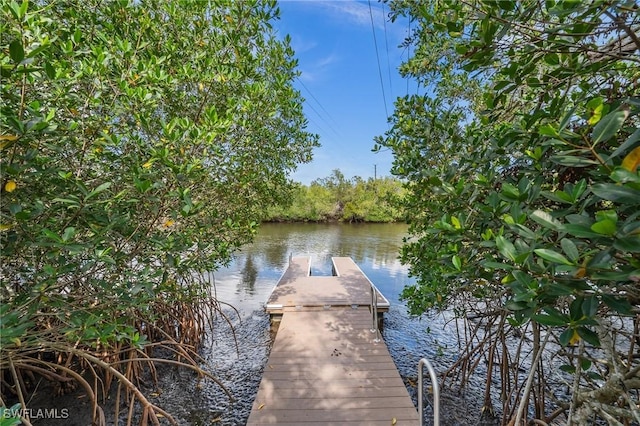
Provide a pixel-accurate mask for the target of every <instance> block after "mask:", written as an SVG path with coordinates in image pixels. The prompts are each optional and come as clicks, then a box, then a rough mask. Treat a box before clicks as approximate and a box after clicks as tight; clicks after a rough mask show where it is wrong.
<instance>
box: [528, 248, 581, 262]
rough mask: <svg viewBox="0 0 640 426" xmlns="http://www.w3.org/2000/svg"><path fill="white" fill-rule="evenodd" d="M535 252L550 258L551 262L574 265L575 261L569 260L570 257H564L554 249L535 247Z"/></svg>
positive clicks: (546, 258)
mask: <svg viewBox="0 0 640 426" xmlns="http://www.w3.org/2000/svg"><path fill="white" fill-rule="evenodd" d="M533 252H534V253H535V254H537V255H538V256H540V257H541V258H543V259H545V260H548V261H549V262H553V263H560V264H565V265H573V263H572V262H571V261H569V259H567V258H566V257H564V256H563V255H561V254H560V253H558V252H557V251H554V250H550V249H535V250H534V251H533Z"/></svg>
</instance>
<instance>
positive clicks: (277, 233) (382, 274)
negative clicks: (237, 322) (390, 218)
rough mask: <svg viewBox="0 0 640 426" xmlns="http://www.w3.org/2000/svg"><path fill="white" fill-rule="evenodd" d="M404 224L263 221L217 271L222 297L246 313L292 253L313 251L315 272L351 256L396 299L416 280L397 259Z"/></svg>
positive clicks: (266, 294)
mask: <svg viewBox="0 0 640 426" xmlns="http://www.w3.org/2000/svg"><path fill="white" fill-rule="evenodd" d="M406 231H407V226H406V225H404V224H355V225H352V224H264V225H262V227H261V228H260V231H259V233H258V236H257V239H256V241H255V242H254V243H253V244H251V245H250V246H247V247H246V248H245V249H244V250H242V252H240V253H238V254H237V256H236V258H235V260H234V261H233V262H232V263H231V264H230V265H229V266H228V267H226V268H223V269H221V270H219V271H217V272H216V273H215V281H216V289H217V294H218V298H219V299H220V300H222V301H225V302H227V303H230V304H232V305H233V306H235V307H236V308H238V309H239V310H241V311H243V312H245V313H246V312H251V311H253V310H256V309H260V308H262V306H263V305H264V303H265V302H266V301H267V298H268V297H269V294H270V292H271V290H272V289H273V286H274V285H275V284H276V283H277V281H278V279H279V278H280V275H282V273H283V271H284V270H285V269H286V267H287V263H288V259H289V256H290V255H293V256H311V258H312V259H311V274H312V275H331V257H333V256H350V257H351V258H352V259H353V260H354V261H355V262H356V263H357V264H358V266H360V268H361V269H362V270H363V271H364V273H365V274H367V276H368V277H369V278H370V279H371V281H372V282H373V283H374V284H375V285H376V286H377V287H378V288H379V289H380V291H381V292H382V293H384V295H385V296H386V297H387V298H388V299H389V300H390V301H391V302H392V303H399V300H398V296H399V294H400V292H401V291H402V288H403V287H404V286H405V285H407V284H410V283H412V282H413V281H412V279H410V278H409V277H408V276H407V267H405V266H403V265H402V264H401V263H400V261H399V260H398V254H399V250H400V247H401V246H402V238H403V237H404V236H405V235H406Z"/></svg>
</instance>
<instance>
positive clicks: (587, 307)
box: [582, 295, 600, 318]
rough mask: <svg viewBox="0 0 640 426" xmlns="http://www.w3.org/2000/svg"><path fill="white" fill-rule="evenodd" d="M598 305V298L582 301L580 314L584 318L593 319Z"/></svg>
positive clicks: (592, 297)
mask: <svg viewBox="0 0 640 426" xmlns="http://www.w3.org/2000/svg"><path fill="white" fill-rule="evenodd" d="M599 306H600V303H599V302H598V298H597V297H596V296H593V295H592V296H589V297H586V298H585V299H584V301H583V302H582V313H583V314H584V316H586V317H588V318H593V317H594V316H595V315H596V312H598V307H599Z"/></svg>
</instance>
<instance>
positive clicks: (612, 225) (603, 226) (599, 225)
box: [591, 219, 616, 236]
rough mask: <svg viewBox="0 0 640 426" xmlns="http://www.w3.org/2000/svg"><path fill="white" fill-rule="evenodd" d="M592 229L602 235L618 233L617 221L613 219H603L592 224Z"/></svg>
mask: <svg viewBox="0 0 640 426" xmlns="http://www.w3.org/2000/svg"><path fill="white" fill-rule="evenodd" d="M591 230H592V231H594V232H596V233H598V234H602V235H609V236H611V235H614V234H615V233H616V222H614V221H612V220H611V219H605V220H601V221H599V222H596V223H594V224H593V225H591Z"/></svg>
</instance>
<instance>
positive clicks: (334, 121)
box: [298, 78, 340, 136]
mask: <svg viewBox="0 0 640 426" xmlns="http://www.w3.org/2000/svg"><path fill="white" fill-rule="evenodd" d="M298 82H299V83H300V84H301V85H302V87H304V90H306V91H307V93H309V96H311V98H312V99H313V100H314V101H316V103H317V104H318V106H319V107H320V109H322V111H324V113H325V114H326V115H327V117H329V119H330V120H331V121H333V123H334V124H335V125H338V123H337V122H336V120H335V119H334V118H333V117H332V116H331V114H330V113H329V111H327V110H326V108H325V107H324V106H323V105H322V103H321V102H320V101H319V100H318V98H316V97H315V96H314V95H313V93H312V92H311V90H309V88H308V87H307V85H306V84H304V82H303V81H302V80H301V79H300V78H298ZM309 106H310V107H311V104H309ZM312 109H313V107H312ZM314 111H315V110H314ZM316 114H318V112H317V111H316ZM318 115H319V116H320V114H318ZM320 118H322V117H321V116H320ZM325 122H326V123H327V125H328V126H329V127H331V130H333V132H334V133H335V134H336V135H338V136H340V134H339V133H340V132H338V131H336V129H334V128H333V126H331V123H329V122H328V121H326V120H325Z"/></svg>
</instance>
